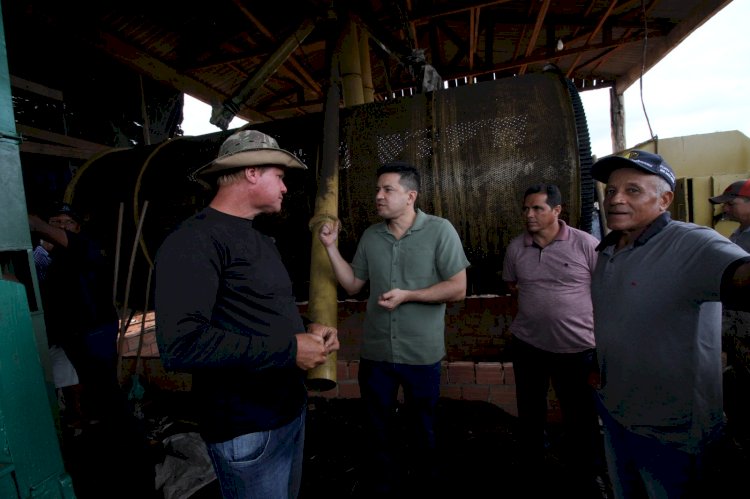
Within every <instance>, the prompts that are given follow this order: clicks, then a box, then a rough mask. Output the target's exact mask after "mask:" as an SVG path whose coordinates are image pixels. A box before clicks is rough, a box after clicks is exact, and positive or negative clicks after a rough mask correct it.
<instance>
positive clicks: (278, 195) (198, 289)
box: [155, 130, 339, 498]
mask: <svg viewBox="0 0 750 499" xmlns="http://www.w3.org/2000/svg"><path fill="white" fill-rule="evenodd" d="M287 168H306V167H305V165H304V164H303V163H302V162H301V161H300V160H299V159H298V158H297V157H295V156H294V155H293V154H291V153H290V152H288V151H285V150H283V149H280V148H279V146H278V144H277V143H276V140H275V139H273V138H272V137H269V136H268V135H265V134H263V133H261V132H259V131H257V130H241V131H239V132H236V133H235V134H233V135H232V136H230V137H229V138H228V139H227V140H226V141H225V142H224V143H223V144H222V145H221V148H220V149H219V155H218V158H217V159H216V160H214V161H212V162H211V163H209V164H208V165H205V166H204V167H202V168H200V169H199V170H198V171H197V172H196V173H195V175H196V176H197V177H199V178H201V179H203V180H207V181H210V182H213V183H215V185H216V186H217V191H216V194H215V196H214V198H213V200H212V201H211V203H210V204H209V206H208V207H207V208H205V209H204V210H202V211H200V212H199V213H197V214H196V215H194V216H193V217H191V218H189V219H188V220H186V221H185V222H183V224H182V225H181V226H180V227H179V228H178V229H177V230H176V231H175V232H173V233H172V234H170V235H169V236H168V237H167V238H166V240H165V241H164V243H163V244H162V246H161V248H160V249H159V251H158V254H157V258H156V291H155V308H156V324H157V330H156V334H157V341H158V346H159V352H160V354H161V358H162V361H163V362H164V364H165V367H166V368H167V369H174V370H181V371H188V372H191V373H192V374H193V394H194V395H195V397H196V399H197V400H196V407H197V408H198V410H199V416H200V432H201V435H202V437H203V439H204V440H205V441H206V444H207V447H208V451H209V455H210V456H211V460H212V462H213V465H214V469H215V471H216V475H217V477H218V479H219V484H220V486H221V490H222V494H223V496H224V497H227V498H230V497H231V498H245V497H296V496H297V494H298V492H299V488H300V482H301V467H302V451H303V442H304V428H305V407H306V397H307V390H306V388H305V385H304V379H305V371H306V370H307V369H311V368H313V367H315V366H318V365H320V364H322V363H324V362H325V361H326V356H327V355H328V354H329V353H330V352H332V351H335V350H337V349H338V346H339V344H338V338H337V331H336V329H335V328H333V327H327V326H323V325H321V324H315V323H313V324H310V325H309V326H308V328H307V330H305V327H304V325H303V322H302V318H301V317H300V314H299V311H298V308H297V305H296V304H295V299H294V296H293V294H292V283H291V280H290V278H289V275H288V273H287V270H286V268H285V267H284V264H283V263H282V261H281V258H280V256H279V252H278V250H277V248H276V247H275V245H274V242H273V240H272V239H271V238H269V237H267V236H264V235H263V234H261V233H260V232H258V231H257V230H256V229H255V228H253V219H254V218H255V216H256V215H258V214H260V213H276V212H279V211H280V210H281V202H282V198H283V196H284V194H285V193H286V191H287V189H286V186H285V185H284V172H285V169H287Z"/></svg>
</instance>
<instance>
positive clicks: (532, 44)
mask: <svg viewBox="0 0 750 499" xmlns="http://www.w3.org/2000/svg"><path fill="white" fill-rule="evenodd" d="M550 2H551V0H544V3H543V4H542V7H541V8H540V9H539V14H537V16H536V22H535V23H534V30H533V31H532V32H531V38H530V39H529V44H528V45H527V46H526V54H525V55H524V58H526V59H528V58H529V56H531V54H532V53H533V51H534V48H536V42H537V40H538V39H539V33H540V32H541V31H542V25H543V24H544V18H545V17H547V10H548V9H549V4H550ZM526 68H527V65H526V64H523V65H522V66H521V68H520V69H519V70H518V74H519V75H522V74H524V73H526Z"/></svg>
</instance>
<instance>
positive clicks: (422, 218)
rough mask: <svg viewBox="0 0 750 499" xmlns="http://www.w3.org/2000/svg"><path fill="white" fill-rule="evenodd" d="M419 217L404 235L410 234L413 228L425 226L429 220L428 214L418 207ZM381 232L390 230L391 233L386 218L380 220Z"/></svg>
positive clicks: (379, 229)
mask: <svg viewBox="0 0 750 499" xmlns="http://www.w3.org/2000/svg"><path fill="white" fill-rule="evenodd" d="M416 211H417V217H416V218H415V219H414V223H412V224H411V227H409V229H408V230H407V231H406V232H405V233H404V235H406V234H408V233H409V232H411V231H413V230H419V229H421V228H422V227H424V224H425V223H426V222H427V215H425V213H424V212H423V211H422V210H420V209H419V208H417V210H416ZM378 231H379V232H388V233H389V234H390V231H389V230H388V222H387V221H386V220H383V221H382V222H380V226H379V227H378Z"/></svg>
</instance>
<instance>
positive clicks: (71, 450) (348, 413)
mask: <svg viewBox="0 0 750 499" xmlns="http://www.w3.org/2000/svg"><path fill="white" fill-rule="evenodd" d="M147 393H148V391H147ZM142 409H143V412H144V418H143V420H142V421H141V422H142V424H141V425H140V426H135V427H130V428H131V430H129V431H125V432H123V431H122V427H123V425H122V424H121V425H120V428H119V429H114V428H112V429H110V430H107V429H106V428H104V427H101V428H93V429H87V430H85V431H84V433H83V434H82V435H80V436H78V437H73V436H71V435H69V434H68V435H66V436H65V438H64V440H63V451H64V458H65V461H66V468H67V469H68V472H69V473H70V474H71V477H72V479H73V485H74V487H75V490H76V495H77V497H78V499H101V498H102V497H107V498H123V499H125V498H128V499H130V498H133V499H135V498H138V499H162V498H165V495H164V493H163V491H162V490H155V488H154V486H153V484H154V471H153V469H154V466H155V465H156V464H158V463H161V462H163V461H164V459H165V456H166V453H167V451H166V450H165V448H164V445H163V444H162V442H163V441H164V439H165V438H167V437H169V436H170V435H176V434H180V433H187V432H195V431H197V428H196V426H195V418H194V406H193V405H192V402H191V400H190V396H189V394H185V393H154V392H151V393H150V396H147V397H145V398H144V400H143V404H142ZM361 410H362V409H361V402H360V400H358V399H330V400H329V399H324V398H311V399H310V401H309V405H308V413H307V429H306V443H305V468H304V471H303V483H302V490H301V492H300V499H310V498H317V497H324V496H326V497H330V498H341V499H345V498H364V497H368V495H367V491H366V490H364V487H363V486H362V476H363V471H364V470H363V464H362V463H363V454H362V452H363V450H362V445H361V443H362V442H363V429H362V412H361ZM124 426H126V427H128V425H124ZM436 430H437V434H438V438H439V441H438V445H439V449H438V451H439V461H440V463H441V470H440V479H439V483H436V484H434V485H435V489H436V490H437V491H438V493H437V496H438V497H459V498H479V497H503V498H505V499H513V498H528V497H575V498H586V497H596V498H597V499H598V498H607V497H612V495H611V492H610V491H609V489H608V487H606V486H603V487H602V488H601V489H599V490H598V491H597V492H596V493H595V494H593V495H592V494H585V495H584V494H583V493H582V492H581V491H580V490H577V489H576V487H575V485H574V484H573V483H571V481H570V479H569V477H570V473H569V469H568V466H567V463H565V462H564V460H563V459H562V458H561V455H560V452H559V438H560V434H559V427H557V426H556V425H554V424H552V425H550V427H549V432H548V433H549V448H548V450H547V454H546V459H545V463H544V466H543V468H542V469H537V470H525V469H522V468H521V466H520V465H519V463H518V454H519V453H518V444H517V440H516V438H515V436H514V434H515V433H516V418H515V417H513V416H511V415H510V414H508V413H506V412H504V411H502V410H501V409H499V408H498V407H497V406H494V405H492V404H489V403H484V402H476V401H459V400H451V399H441V400H440V403H439V406H438V422H437V428H436ZM141 436H145V437H146V438H144V439H141ZM140 442H144V445H141V443H140ZM404 442H406V439H404ZM407 450H408V449H406V444H404V455H407V452H406V451H407ZM181 458H182V459H190V457H189V456H182V457H181ZM749 464H750V460H748V456H747V454H746V453H745V452H742V451H741V450H739V449H737V448H736V447H726V448H724V449H722V450H721V452H720V453H719V457H718V458H717V459H716V460H715V464H714V465H712V477H713V479H714V482H713V483H714V485H713V487H712V493H711V496H712V497H722V498H732V497H746V496H745V495H744V494H740V493H739V492H734V491H735V490H737V487H738V486H739V487H743V488H744V487H746V483H747V471H748V470H750V465H749ZM408 467H409V463H405V468H406V469H408ZM604 479H605V482H606V475H605V477H604ZM603 485H604V483H603ZM745 490H747V489H746V488H745ZM418 495H420V494H419V491H413V490H412V491H406V490H405V492H404V494H403V495H402V497H416V496H418ZM433 495H434V494H433ZM186 497H190V499H219V498H220V497H221V495H220V494H219V491H218V486H217V483H216V481H215V480H213V481H212V482H210V483H208V484H206V485H205V486H203V487H202V488H200V489H199V490H197V491H195V492H193V493H191V495H189V496H183V499H185V498H186ZM165 499H166V498H165ZM170 499H172V498H170Z"/></svg>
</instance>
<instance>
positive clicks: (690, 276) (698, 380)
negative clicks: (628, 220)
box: [592, 217, 748, 451]
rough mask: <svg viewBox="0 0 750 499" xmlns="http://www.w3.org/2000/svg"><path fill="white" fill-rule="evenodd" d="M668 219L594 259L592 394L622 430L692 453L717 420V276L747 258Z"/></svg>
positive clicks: (710, 235) (710, 233) (710, 234)
mask: <svg viewBox="0 0 750 499" xmlns="http://www.w3.org/2000/svg"><path fill="white" fill-rule="evenodd" d="M667 220H668V218H667V217H663V218H661V219H659V220H658V221H657V223H655V224H654V225H653V226H652V227H651V228H650V229H649V230H648V231H647V232H646V233H644V234H643V235H642V236H641V237H640V238H639V240H638V241H636V242H635V244H633V245H630V246H627V247H625V248H623V249H621V250H619V251H617V253H615V252H614V246H607V247H604V248H603V249H602V251H601V254H600V255H599V259H598V262H597V266H596V269H595V271H594V275H593V277H592V298H593V303H594V325H595V326H594V328H595V329H594V330H595V336H596V347H597V355H598V360H599V366H600V370H601V381H602V387H601V389H600V391H599V395H600V397H601V399H602V402H603V404H604V406H605V407H606V409H607V410H608V411H609V412H610V413H611V415H612V417H614V418H615V419H616V420H617V421H619V422H620V423H621V424H623V425H624V426H626V427H627V428H629V429H630V430H631V431H634V432H636V433H638V434H642V435H646V436H652V437H655V438H658V439H659V440H662V441H665V442H673V443H675V444H677V445H679V446H681V447H683V448H684V449H685V450H687V451H695V450H696V449H697V446H698V444H699V442H700V441H701V440H702V439H703V438H705V437H706V436H707V435H708V434H709V433H710V432H711V430H712V429H713V428H714V427H715V426H716V425H717V424H719V423H721V421H722V420H723V410H722V407H723V401H722V376H721V303H720V302H719V299H720V296H719V294H720V287H721V279H722V274H723V272H724V270H725V269H726V268H727V266H728V265H729V264H731V263H732V262H734V261H736V260H738V259H741V258H743V257H747V256H748V254H747V253H746V252H745V251H743V250H742V249H741V248H740V247H739V246H737V245H735V244H732V243H731V242H730V241H729V240H728V239H726V238H725V237H723V236H721V235H720V234H719V233H717V232H715V231H714V230H712V229H710V228H707V227H701V226H698V225H694V224H687V223H683V222H677V221H669V222H668V223H666V224H665V222H666V221H667ZM660 227H661V228H660Z"/></svg>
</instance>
